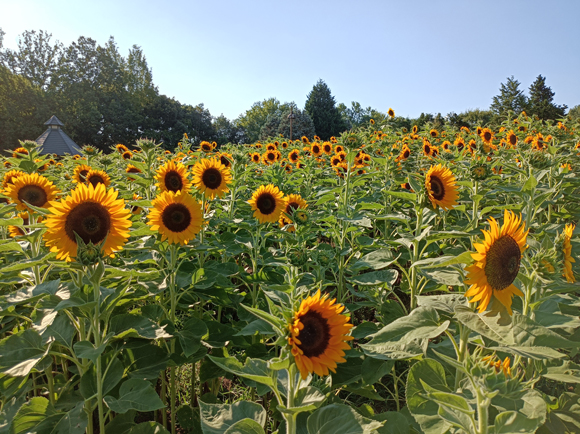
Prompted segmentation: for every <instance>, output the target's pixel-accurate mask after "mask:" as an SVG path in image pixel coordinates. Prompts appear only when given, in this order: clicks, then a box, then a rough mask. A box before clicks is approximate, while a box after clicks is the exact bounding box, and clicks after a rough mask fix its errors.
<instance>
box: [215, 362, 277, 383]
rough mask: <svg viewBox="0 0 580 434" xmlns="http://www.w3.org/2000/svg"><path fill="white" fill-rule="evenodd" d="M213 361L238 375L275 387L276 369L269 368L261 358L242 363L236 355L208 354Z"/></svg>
mask: <svg viewBox="0 0 580 434" xmlns="http://www.w3.org/2000/svg"><path fill="white" fill-rule="evenodd" d="M207 357H208V358H209V359H210V360H211V361H212V362H213V363H215V364H216V365H217V366H219V367H220V368H222V369H223V370H224V371H226V372H230V373H232V374H235V375H238V376H240V377H243V378H247V379H249V380H252V381H255V382H257V383H261V384H265V385H266V386H269V387H273V386H274V381H275V379H274V378H275V376H276V371H274V370H272V369H270V368H268V362H266V361H265V360H261V359H250V358H249V357H248V358H247V359H246V363H245V364H243V365H242V364H241V363H240V362H239V361H238V360H237V359H236V358H235V357H228V358H222V357H213V356H209V355H208V356H207Z"/></svg>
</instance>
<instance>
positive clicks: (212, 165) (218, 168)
mask: <svg viewBox="0 0 580 434" xmlns="http://www.w3.org/2000/svg"><path fill="white" fill-rule="evenodd" d="M192 172H193V185H195V187H196V188H197V190H198V191H199V192H200V193H201V194H203V195H205V197H206V198H208V199H213V198H214V197H216V196H217V197H222V196H223V195H224V193H226V192H227V191H229V189H228V186H227V184H229V183H230V182H232V175H231V172H230V169H228V168H227V167H226V166H224V165H223V164H222V163H221V161H220V160H218V159H217V158H211V159H208V158H204V159H202V160H200V161H199V162H198V163H195V166H193V169H192Z"/></svg>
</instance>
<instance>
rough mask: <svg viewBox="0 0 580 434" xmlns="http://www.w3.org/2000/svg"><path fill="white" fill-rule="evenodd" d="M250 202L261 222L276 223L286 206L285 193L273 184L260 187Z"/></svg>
mask: <svg viewBox="0 0 580 434" xmlns="http://www.w3.org/2000/svg"><path fill="white" fill-rule="evenodd" d="M248 203H249V204H250V206H251V207H252V210H253V211H254V217H256V218H257V219H258V221H259V222H260V223H274V222H275V221H277V220H278V219H279V218H280V214H282V211H283V210H284V208H285V206H286V201H285V200H284V193H282V192H281V191H280V190H279V189H278V187H275V186H273V185H272V184H268V185H262V186H260V187H258V189H257V190H256V191H255V192H254V194H252V198H251V199H250V200H248Z"/></svg>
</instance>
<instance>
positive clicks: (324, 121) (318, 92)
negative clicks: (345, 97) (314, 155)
mask: <svg viewBox="0 0 580 434" xmlns="http://www.w3.org/2000/svg"><path fill="white" fill-rule="evenodd" d="M304 110H305V111H306V112H307V113H308V114H309V115H310V117H311V118H312V122H313V123H314V129H315V130H316V134H317V135H318V136H319V137H320V138H321V139H322V140H328V139H330V137H331V136H338V135H339V134H340V133H341V132H343V131H344V130H346V129H347V128H348V125H346V123H345V122H344V121H343V118H342V116H341V115H340V112H339V111H338V109H337V107H336V105H335V101H334V97H333V96H332V94H331V92H330V88H329V87H328V86H327V85H326V83H325V82H324V81H322V80H318V82H317V83H316V84H315V85H314V87H313V88H312V91H311V92H310V93H309V94H308V97H307V99H306V105H305V106H304Z"/></svg>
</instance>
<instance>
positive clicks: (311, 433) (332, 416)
mask: <svg viewBox="0 0 580 434" xmlns="http://www.w3.org/2000/svg"><path fill="white" fill-rule="evenodd" d="M306 426H307V428H308V434H336V433H337V432H340V433H341V434H371V433H374V432H376V430H377V429H378V428H380V427H382V426H383V422H378V421H376V420H372V419H367V418H366V417H363V416H361V415H360V414H359V413H357V412H356V411H355V410H354V409H353V408H352V407H350V406H348V405H343V404H331V405H327V406H325V407H322V408H320V409H318V410H316V411H315V412H314V413H312V414H311V415H310V416H309V417H308V421H307V423H306Z"/></svg>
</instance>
